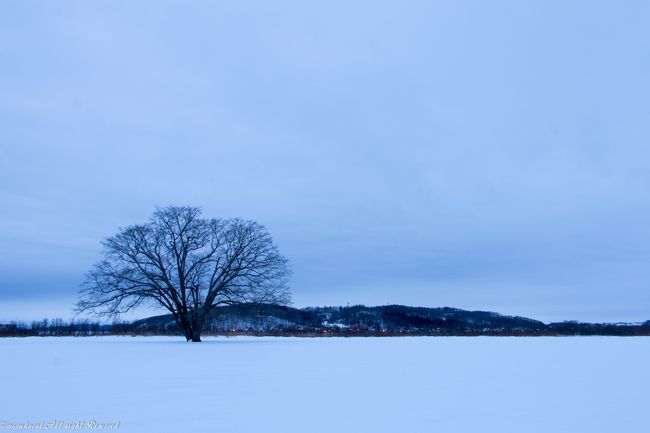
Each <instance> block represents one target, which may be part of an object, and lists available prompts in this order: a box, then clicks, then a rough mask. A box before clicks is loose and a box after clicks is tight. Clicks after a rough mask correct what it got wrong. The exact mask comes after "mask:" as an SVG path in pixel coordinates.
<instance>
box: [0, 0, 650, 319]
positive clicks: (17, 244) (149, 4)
mask: <svg viewBox="0 0 650 433" xmlns="http://www.w3.org/2000/svg"><path fill="white" fill-rule="evenodd" d="M649 20H650V4H649V3H648V2H645V1H638V2H635V1H627V2H623V3H620V2H613V1H608V2H600V1H591V0H590V1H587V0H585V1H569V2H567V1H564V0H558V1H528V2H520V1H514V0H513V1H491V2H485V1H479V0H476V1H473V2H469V1H459V0H450V1H409V2H403V1H390V2H383V1H377V0H373V1H358V2H350V1H347V0H341V1H322V2H302V1H295V2H289V1H275V2H263V1H244V2H241V1H223V2H216V1H191V2H181V1H173V2H165V1H137V2H131V1H122V2H115V1H111V2H109V1H106V2H99V1H95V2H86V1H79V2H74V1H61V2H37V1H25V0H13V1H12V0H9V1H3V2H2V4H1V5H0V146H1V151H2V153H1V157H0V201H1V203H2V205H1V209H2V211H1V212H0V275H1V277H2V278H0V320H11V319H25V320H31V319H36V318H42V317H45V316H47V317H63V318H68V317H71V315H72V313H71V308H72V304H73V303H74V301H75V300H76V297H77V291H78V286H79V284H80V282H81V281H82V280H83V275H84V273H85V272H86V271H87V270H88V268H89V266H90V265H91V264H92V263H94V262H95V261H97V260H98V259H99V258H100V257H101V255H100V254H101V248H100V241H101V240H102V239H103V238H104V237H106V236H108V235H111V234H113V233H115V232H116V230H117V229H118V227H120V226H125V225H128V224H131V223H136V222H144V221H145V220H146V219H147V218H148V217H149V215H150V214H151V212H152V210H153V209H154V207H155V206H164V205H167V204H178V205H195V206H201V207H202V208H203V209H204V213H205V215H206V216H223V217H231V216H240V217H244V218H250V219H255V220H257V221H259V222H261V223H263V224H265V225H266V226H267V227H268V228H269V230H270V232H271V234H272V235H273V236H274V238H275V240H276V242H277V243H278V245H279V247H280V249H281V251H282V252H283V253H284V254H285V255H286V256H288V258H289V259H290V261H291V263H292V267H293V270H294V276H293V279H292V282H291V286H292V291H293V299H294V304H295V305H296V306H307V305H345V304H347V303H350V304H354V303H364V304H370V305H378V304H379V305H380V304H386V303H400V304H409V305H422V306H445V305H446V306H456V307H460V308H468V309H484V310H493V311H499V312H502V313H506V314H519V315H526V316H530V317H534V318H538V319H541V320H545V321H549V320H560V319H579V320H603V321H605V320H607V321H610V320H611V321H638V320H647V319H650V191H649V187H650V170H649V164H650V147H649V145H650V140H649V139H650V122H649V116H650V80H649V79H648V77H650V45H649V44H648V41H649V40H650V27H649V26H648V21H649ZM141 314H145V312H142V313H141Z"/></svg>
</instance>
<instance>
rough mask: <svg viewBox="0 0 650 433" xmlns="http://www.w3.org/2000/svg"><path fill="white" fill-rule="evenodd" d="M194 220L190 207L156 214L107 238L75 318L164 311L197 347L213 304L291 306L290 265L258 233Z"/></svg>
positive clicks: (245, 226) (234, 222)
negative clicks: (139, 309) (145, 306)
mask: <svg viewBox="0 0 650 433" xmlns="http://www.w3.org/2000/svg"><path fill="white" fill-rule="evenodd" d="M200 216H201V210H200V209H199V208H195V207H176V206H170V207H167V208H162V209H157V210H156V211H155V212H154V214H153V216H152V217H151V219H150V220H149V222H148V223H146V224H141V225H132V226H129V227H126V228H121V229H120V231H119V233H117V234H116V235H115V236H112V237H109V238H108V239H106V240H105V241H104V242H103V245H104V249H105V251H104V260H102V261H101V262H99V263H97V264H95V265H94V266H93V267H92V269H91V270H90V272H88V274H87V276H86V281H85V283H84V285H83V288H82V290H81V299H80V301H79V302H78V303H77V311H79V312H81V311H91V312H93V313H95V314H99V315H104V316H109V317H116V316H118V315H120V314H122V313H125V312H127V311H129V310H131V309H133V308H135V307H136V306H138V305H140V304H142V303H145V302H149V303H152V304H153V305H156V306H161V307H164V308H166V309H167V310H169V312H170V313H171V314H172V315H173V317H174V320H175V321H176V323H177V324H178V326H179V327H180V329H181V330H182V331H183V333H184V335H185V337H186V338H187V340H188V341H189V340H192V341H201V330H202V328H203V325H204V323H205V321H206V319H207V317H208V314H209V313H210V311H211V310H212V309H213V308H214V307H216V306H218V305H233V304H241V303H247V302H256V303H275V304H288V303H289V302H290V294H289V291H288V288H287V281H288V277H289V275H290V271H289V268H288V261H287V259H286V258H285V257H283V256H282V255H281V254H280V253H279V251H278V248H277V246H276V245H275V244H274V243H273V240H272V238H271V236H270V235H269V233H268V232H267V230H266V228H265V227H264V226H262V225H260V224H258V223H256V222H254V221H245V220H241V219H203V218H201V217H200Z"/></svg>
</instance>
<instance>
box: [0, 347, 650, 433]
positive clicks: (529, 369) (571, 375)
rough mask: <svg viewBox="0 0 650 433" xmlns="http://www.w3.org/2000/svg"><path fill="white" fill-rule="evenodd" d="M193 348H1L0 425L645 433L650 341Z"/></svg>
mask: <svg viewBox="0 0 650 433" xmlns="http://www.w3.org/2000/svg"><path fill="white" fill-rule="evenodd" d="M204 340H205V341H204V342H202V343H199V344H196V343H186V342H185V341H184V340H183V339H180V338H173V337H83V338H80V337H77V338H75V337H47V338H46V337H32V338H0V355H1V357H0V367H1V368H0V385H1V389H0V421H1V422H5V423H23V422H31V423H38V422H41V421H42V422H45V423H47V422H51V421H53V420H57V421H62V422H65V423H75V422H78V421H83V422H87V421H90V420H95V421H96V422H99V423H108V422H118V421H119V422H120V424H119V430H117V431H121V432H170V433H171V432H183V431H188V432H189V431H192V432H203V431H205V432H223V433H236V432H264V433H268V432H301V433H308V432H327V433H332V432H336V433H339V432H391V433H392V432H474V431H481V432H518V433H519V432H572V433H579V432H589V433H594V432H617V431H618V432H626V433H633V432H647V431H649V430H648V429H649V428H650V411H648V410H647V409H648V408H647V396H648V392H649V390H650V368H648V362H649V360H650V338H642V337H632V338H615V337H612V338H609V337H575V338H566V337H565V338H552V337H550V338H521V337H520V338H505V337H492V338H490V337H474V338H472V337H467V338H459V337H401V338H390V337H388V338H271V337H268V338H267V337H264V338H260V337H231V338H227V337H214V338H210V337H206V338H205V339H204ZM61 430H63V429H61ZM0 431H11V430H10V429H2V428H0ZM14 431H15V430H14ZM23 431H25V430H23ZM82 431H84V430H82ZM85 431H90V430H85ZM114 431H115V430H114Z"/></svg>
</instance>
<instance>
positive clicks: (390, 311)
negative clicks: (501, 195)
mask: <svg viewBox="0 0 650 433" xmlns="http://www.w3.org/2000/svg"><path fill="white" fill-rule="evenodd" d="M203 334H204V335H258V336H305V337H316V336H326V337H329V336H343V337H352V336H404V335H430V336H459V335H462V336H478V335H489V336H568V335H612V336H636V335H639V336H640V335H650V321H647V322H644V323H641V324H612V323H582V322H574V321H571V322H558V323H550V324H545V323H543V322H540V321H538V320H533V319H529V318H525V317H517V316H504V315H501V314H497V313H492V312H485V311H466V310H460V309H456V308H423V307H407V306H401V305H386V306H378V307H366V306H363V305H355V306H348V307H317V308H313V307H310V308H300V309H298V308H292V307H285V306H277V305H268V304H244V305H238V306H227V307H219V308H217V309H215V310H214V311H213V312H212V313H211V315H210V316H209V317H208V319H207V321H206V323H205V326H204V332H203ZM93 335H182V333H181V331H180V329H179V327H178V326H177V324H176V323H175V322H174V320H173V318H172V317H171V315H162V316H155V317H150V318H147V319H142V320H137V321H134V322H124V321H122V322H117V321H116V322H113V323H110V324H107V323H99V322H93V321H88V320H71V321H64V320H62V319H53V320H41V321H34V322H31V323H23V322H10V323H6V324H0V336H93Z"/></svg>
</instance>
